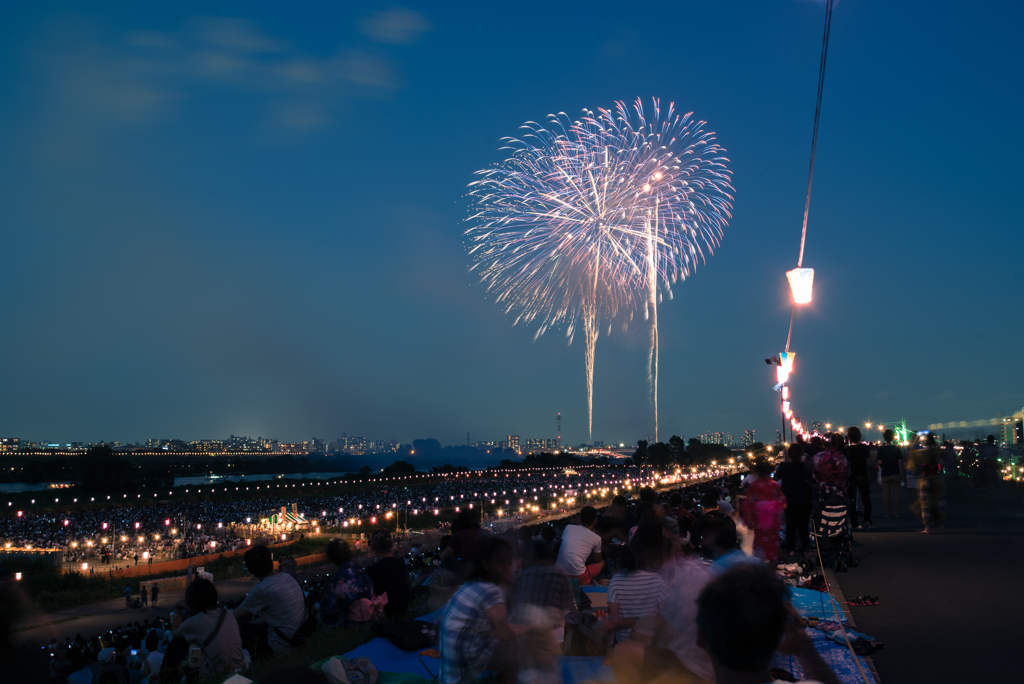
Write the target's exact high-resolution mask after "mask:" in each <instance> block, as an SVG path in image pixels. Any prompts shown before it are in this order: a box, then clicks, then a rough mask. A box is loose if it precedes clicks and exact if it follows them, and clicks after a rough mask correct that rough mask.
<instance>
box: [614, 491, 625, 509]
mask: <svg viewBox="0 0 1024 684" xmlns="http://www.w3.org/2000/svg"><path fill="white" fill-rule="evenodd" d="M627 505H628V504H627V502H626V497H624V496H622V495H621V494H617V495H616V496H615V498H614V499H612V506H618V507H619V508H621V509H623V510H625V509H626V506H627Z"/></svg>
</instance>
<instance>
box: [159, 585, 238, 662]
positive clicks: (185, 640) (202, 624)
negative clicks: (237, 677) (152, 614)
mask: <svg viewBox="0 0 1024 684" xmlns="http://www.w3.org/2000/svg"><path fill="white" fill-rule="evenodd" d="M186 610H187V611H188V616H187V617H184V618H183V613H185V611H186ZM171 630H172V633H173V634H174V640H173V641H171V645H170V646H169V647H168V649H167V653H166V654H165V657H164V658H162V659H161V664H162V665H163V666H164V667H162V673H168V672H170V673H172V674H173V676H174V677H175V679H174V680H173V681H177V680H178V679H180V678H181V676H182V675H183V674H185V673H184V672H180V671H179V669H180V663H181V661H182V660H185V659H186V658H187V657H188V651H189V647H190V646H191V645H192V644H199V645H202V644H205V643H206V641H207V640H210V643H209V644H207V645H206V646H204V647H203V666H202V669H201V674H202V675H204V676H206V675H211V674H213V673H214V672H237V671H239V670H241V669H243V668H244V667H246V665H247V663H246V659H245V656H244V655H243V654H242V636H241V634H240V633H239V629H238V622H237V621H236V620H235V616H234V614H233V613H232V612H231V611H229V610H227V609H226V608H217V588H216V587H214V586H213V582H211V581H210V580H206V579H202V578H199V579H194V580H192V584H190V585H189V586H188V589H186V590H185V600H184V602H180V601H179V602H178V604H177V605H175V607H174V612H173V613H172V614H171ZM211 637H212V639H211ZM168 681H170V680H168Z"/></svg>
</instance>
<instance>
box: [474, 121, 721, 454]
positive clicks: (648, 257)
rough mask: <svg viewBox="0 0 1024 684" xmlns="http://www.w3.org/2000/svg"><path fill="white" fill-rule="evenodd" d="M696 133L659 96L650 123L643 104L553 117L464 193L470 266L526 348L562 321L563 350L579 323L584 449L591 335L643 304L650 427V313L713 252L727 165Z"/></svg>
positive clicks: (513, 141) (528, 127)
mask: <svg viewBox="0 0 1024 684" xmlns="http://www.w3.org/2000/svg"><path fill="white" fill-rule="evenodd" d="M702 125H703V122H694V121H692V120H691V119H690V115H685V116H679V115H677V114H676V113H675V111H674V108H673V107H671V106H670V107H669V108H668V110H667V112H666V113H665V116H664V117H662V116H661V111H660V109H659V107H658V104H657V101H655V105H654V115H653V117H652V118H651V119H650V120H647V119H646V118H645V117H644V112H643V108H642V106H641V104H640V103H639V101H638V102H637V103H636V104H634V105H633V106H632V107H627V106H626V105H625V104H623V103H621V102H620V103H617V105H616V107H615V108H614V109H613V110H604V109H599V110H597V113H596V114H595V112H592V111H589V110H585V111H584V112H583V115H582V116H581V118H580V119H579V120H577V121H570V120H569V119H568V117H567V116H566V115H565V114H564V113H560V114H557V115H551V116H549V117H548V122H547V125H546V126H542V125H540V124H537V123H534V122H528V123H526V124H525V125H524V126H523V129H524V131H525V133H524V134H523V135H522V136H520V137H519V138H506V139H505V140H504V142H505V145H504V147H502V149H503V150H507V151H508V152H509V156H508V158H507V159H506V160H505V161H504V162H501V163H499V164H497V165H495V166H494V167H492V168H489V169H485V170H482V171H478V172H477V175H478V176H479V178H478V179H477V180H475V181H473V182H472V183H471V184H470V186H469V187H470V191H469V197H470V203H471V210H470V216H469V218H468V219H467V220H468V221H470V222H471V223H472V227H471V228H470V229H469V230H467V231H466V236H467V242H468V251H469V254H470V256H471V258H472V260H473V261H474V264H473V266H472V268H471V270H475V271H477V272H478V273H479V275H480V278H481V281H482V282H483V283H485V285H486V287H487V290H488V292H489V293H491V294H493V295H494V296H495V298H496V300H497V301H498V302H499V303H501V304H502V306H503V307H504V309H505V312H506V313H512V312H515V315H516V318H515V321H514V324H518V323H520V322H523V323H524V324H528V325H532V324H535V325H536V326H537V331H536V334H535V335H534V339H536V338H537V337H539V336H540V335H542V334H544V333H545V332H546V331H547V330H548V329H549V328H552V327H556V326H565V330H566V336H567V337H568V338H569V341H570V343H571V342H572V339H573V337H574V336H575V333H576V330H577V327H579V326H582V328H583V333H584V341H585V347H586V348H585V354H584V358H585V369H586V380H587V423H588V430H589V434H590V437H591V440H592V436H593V378H594V357H595V351H596V344H597V339H598V335H599V330H600V328H601V327H602V326H603V325H604V324H607V325H608V332H609V333H610V332H611V324H612V321H613V320H614V319H616V318H617V317H620V316H621V317H622V318H623V329H624V330H625V329H626V328H627V327H628V323H629V320H630V319H632V315H633V313H634V311H635V310H639V309H640V308H643V310H644V313H645V317H646V318H647V319H649V320H650V322H651V350H650V354H649V359H648V368H649V380H650V382H651V393H652V402H653V405H654V410H655V432H657V340H658V337H657V304H658V302H659V299H660V298H661V292H662V291H664V292H667V293H668V295H669V297H670V298H671V296H672V291H671V285H672V284H673V283H675V282H676V281H678V280H679V279H681V278H685V277H686V276H687V275H689V273H690V269H691V268H692V267H694V266H696V262H697V260H698V259H703V251H702V244H703V245H704V247H706V248H708V249H709V250H711V249H713V247H715V246H717V244H718V239H719V238H720V236H721V231H722V227H723V226H724V225H725V223H726V220H727V217H728V216H729V214H728V210H729V209H730V208H731V207H730V205H729V200H731V199H732V198H731V197H730V196H729V195H728V194H727V193H726V192H725V191H726V190H731V189H732V188H731V186H730V185H729V172H728V171H727V170H726V169H725V167H724V164H723V163H722V162H724V161H727V160H725V159H723V158H720V157H716V156H714V155H716V154H717V153H718V152H719V151H720V148H719V147H718V146H717V145H715V144H714V142H713V141H714V136H713V134H708V133H704V131H703V130H702V129H701V126H702Z"/></svg>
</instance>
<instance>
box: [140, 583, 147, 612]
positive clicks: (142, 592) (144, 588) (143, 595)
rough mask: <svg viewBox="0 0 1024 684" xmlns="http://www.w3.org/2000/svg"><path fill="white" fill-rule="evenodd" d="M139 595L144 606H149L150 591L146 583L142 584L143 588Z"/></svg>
mask: <svg viewBox="0 0 1024 684" xmlns="http://www.w3.org/2000/svg"><path fill="white" fill-rule="evenodd" d="M139 597H140V598H141V599H142V607H143V608H149V592H147V591H146V585H142V589H141V590H140V591H139Z"/></svg>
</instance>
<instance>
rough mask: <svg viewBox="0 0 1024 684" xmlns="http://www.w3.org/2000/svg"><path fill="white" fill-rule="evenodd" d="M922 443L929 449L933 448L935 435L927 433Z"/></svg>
mask: <svg viewBox="0 0 1024 684" xmlns="http://www.w3.org/2000/svg"><path fill="white" fill-rule="evenodd" d="M924 443H925V444H926V445H928V446H930V447H933V446H935V435H933V434H932V433H930V432H929V433H928V436H927V437H926V438H925V440H924Z"/></svg>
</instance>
